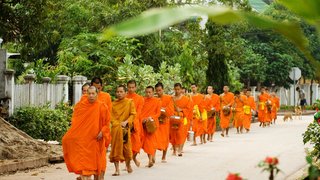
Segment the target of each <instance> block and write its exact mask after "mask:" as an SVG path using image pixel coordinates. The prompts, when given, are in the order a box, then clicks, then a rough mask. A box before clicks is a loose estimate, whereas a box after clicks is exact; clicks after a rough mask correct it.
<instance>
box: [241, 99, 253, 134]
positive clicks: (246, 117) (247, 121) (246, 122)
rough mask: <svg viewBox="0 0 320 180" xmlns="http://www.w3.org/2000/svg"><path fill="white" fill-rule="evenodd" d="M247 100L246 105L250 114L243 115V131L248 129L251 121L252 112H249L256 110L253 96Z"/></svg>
mask: <svg viewBox="0 0 320 180" xmlns="http://www.w3.org/2000/svg"><path fill="white" fill-rule="evenodd" d="M247 98H248V104H247V106H249V107H250V112H249V114H248V113H246V112H245V113H244V119H243V127H244V128H245V129H250V126H251V119H252V112H251V110H254V111H255V110H256V103H255V102H254V98H253V96H249V97H247Z"/></svg>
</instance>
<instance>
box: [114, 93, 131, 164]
mask: <svg viewBox="0 0 320 180" xmlns="http://www.w3.org/2000/svg"><path fill="white" fill-rule="evenodd" d="M135 116H136V109H135V107H134V103H133V101H132V100H131V99H127V98H125V99H122V100H115V101H114V102H113V103H112V112H111V137H112V140H111V152H110V155H109V158H110V162H119V161H121V162H122V161H125V160H131V159H132V145H131V132H130V127H132V125H133V121H134V118H135ZM126 120H128V125H127V127H126V128H125V129H124V128H123V127H122V126H121V122H124V121H126ZM124 130H125V131H126V132H127V136H126V137H125V139H126V142H125V143H124V136H123V131H124Z"/></svg>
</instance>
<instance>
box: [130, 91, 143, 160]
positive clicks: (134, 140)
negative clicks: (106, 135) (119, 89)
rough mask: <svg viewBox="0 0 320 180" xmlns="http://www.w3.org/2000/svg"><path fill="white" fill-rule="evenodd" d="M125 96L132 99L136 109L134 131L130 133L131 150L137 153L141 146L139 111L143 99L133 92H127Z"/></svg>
mask: <svg viewBox="0 0 320 180" xmlns="http://www.w3.org/2000/svg"><path fill="white" fill-rule="evenodd" d="M127 98H129V99H132V100H133V102H134V105H135V109H136V117H135V119H134V122H133V127H134V132H132V134H131V144H132V152H133V153H134V154H136V153H139V152H140V149H141V147H142V144H141V136H142V135H141V134H142V123H141V122H140V113H141V109H142V107H143V103H144V99H143V97H142V96H140V95H138V94H136V93H133V94H127Z"/></svg>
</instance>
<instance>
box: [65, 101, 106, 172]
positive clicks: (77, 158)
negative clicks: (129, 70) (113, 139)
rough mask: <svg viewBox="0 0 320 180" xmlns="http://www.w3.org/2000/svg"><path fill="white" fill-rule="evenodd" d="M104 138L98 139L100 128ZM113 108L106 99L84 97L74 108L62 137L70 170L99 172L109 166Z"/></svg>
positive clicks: (66, 161)
mask: <svg viewBox="0 0 320 180" xmlns="http://www.w3.org/2000/svg"><path fill="white" fill-rule="evenodd" d="M100 131H102V132H103V138H102V140H100V141H97V136H98V134H99V132H100ZM106 137H110V112H109V110H108V107H107V106H106V105H105V103H102V102H100V101H98V100H96V101H95V102H94V103H90V102H89V101H88V99H82V100H81V101H80V102H78V103H77V104H76V106H75V108H74V112H73V115H72V124H71V127H70V129H69V130H68V131H67V132H66V134H65V135H64V136H63V138H62V148H63V156H64V161H65V163H66V165H67V168H68V170H69V172H74V173H76V174H80V175H94V174H95V175H99V174H100V173H101V172H105V170H106V146H105V144H109V142H110V138H108V139H107V138H106Z"/></svg>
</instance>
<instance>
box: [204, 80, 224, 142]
mask: <svg viewBox="0 0 320 180" xmlns="http://www.w3.org/2000/svg"><path fill="white" fill-rule="evenodd" d="M213 92H214V89H213V87H212V86H208V87H207V93H208V94H207V95H206V97H205V108H206V110H207V112H208V120H207V134H208V138H207V140H208V141H210V142H213V134H214V132H215V131H216V117H217V116H219V111H220V98H219V95H217V94H215V93H213Z"/></svg>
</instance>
